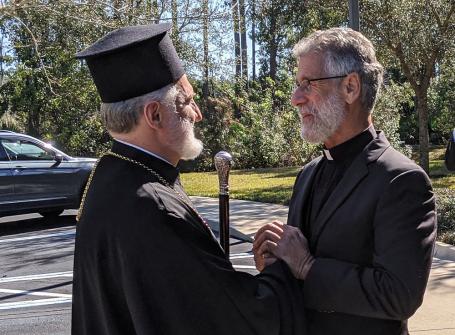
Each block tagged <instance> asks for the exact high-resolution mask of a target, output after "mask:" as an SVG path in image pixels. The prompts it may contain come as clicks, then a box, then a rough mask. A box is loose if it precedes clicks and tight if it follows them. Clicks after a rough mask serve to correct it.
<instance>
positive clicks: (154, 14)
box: [151, 0, 160, 24]
mask: <svg viewBox="0 0 455 335" xmlns="http://www.w3.org/2000/svg"><path fill="white" fill-rule="evenodd" d="M151 13H152V17H153V18H154V20H155V23H156V24H158V23H160V15H159V13H158V0H152V12H151Z"/></svg>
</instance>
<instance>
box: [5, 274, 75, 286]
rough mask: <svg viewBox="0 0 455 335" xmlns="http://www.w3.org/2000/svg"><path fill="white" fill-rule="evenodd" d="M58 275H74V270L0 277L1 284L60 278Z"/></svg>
mask: <svg viewBox="0 0 455 335" xmlns="http://www.w3.org/2000/svg"><path fill="white" fill-rule="evenodd" d="M58 277H73V271H65V272H53V273H43V274H39V275H29V276H18V277H5V278H0V284H2V283H10V282H16V281H26V280H38V279H49V278H58Z"/></svg>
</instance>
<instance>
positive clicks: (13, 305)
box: [0, 197, 455, 335]
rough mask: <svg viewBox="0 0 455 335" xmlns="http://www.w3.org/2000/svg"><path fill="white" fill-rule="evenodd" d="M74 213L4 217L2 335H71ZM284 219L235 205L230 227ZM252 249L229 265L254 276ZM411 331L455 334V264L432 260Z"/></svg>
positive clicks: (206, 206) (276, 210) (212, 214)
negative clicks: (54, 216) (421, 300)
mask: <svg viewBox="0 0 455 335" xmlns="http://www.w3.org/2000/svg"><path fill="white" fill-rule="evenodd" d="M192 199H193V201H194V203H195V205H196V207H198V208H199V211H200V213H201V215H202V216H204V217H205V218H206V219H208V220H211V221H213V222H215V221H217V219H218V202H217V199H208V198H199V197H193V198H192ZM75 213H76V212H75V211H66V212H64V215H62V216H60V217H59V218H58V219H56V220H54V221H49V220H46V219H44V218H41V217H40V216H39V215H38V214H36V215H23V216H17V217H8V218H0V334H8V335H29V334H30V335H32V334H33V335H35V334H36V335H38V334H40V335H42V334H46V335H60V334H62V335H63V334H66V335H68V334H70V318H71V290H72V275H73V274H72V268H73V252H74V237H75ZM286 215H287V208H286V207H284V206H279V205H272V204H263V203H252V202H248V201H238V200H236V201H231V224H232V226H235V227H236V228H237V229H238V230H240V231H241V232H243V233H244V234H246V235H251V234H252V233H254V232H255V231H256V230H257V229H258V227H260V226H262V225H263V224H265V223H267V222H269V221H270V220H273V219H280V220H283V221H285V220H286ZM232 242H236V240H232ZM250 249H251V244H249V243H243V244H236V245H232V246H231V261H232V263H233V265H234V267H235V268H236V269H237V270H239V271H245V272H248V273H252V274H255V273H256V270H255V268H254V266H253V257H252V255H251V253H250V252H249V251H250ZM441 255H442V254H441ZM436 256H438V254H436ZM409 327H410V330H411V334H419V335H420V334H422V335H423V334H424V335H454V334H455V262H454V261H453V260H450V259H442V258H434V260H433V266H432V271H431V275H430V281H429V283H428V287H427V291H426V294H425V299H424V302H423V305H422V306H421V308H419V310H418V311H417V313H416V314H415V315H414V316H413V317H412V318H411V319H410V321H409Z"/></svg>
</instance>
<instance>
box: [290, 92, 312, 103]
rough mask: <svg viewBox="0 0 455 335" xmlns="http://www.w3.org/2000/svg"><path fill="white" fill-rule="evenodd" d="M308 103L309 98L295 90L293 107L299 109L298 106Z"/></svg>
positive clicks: (292, 100)
mask: <svg viewBox="0 0 455 335" xmlns="http://www.w3.org/2000/svg"><path fill="white" fill-rule="evenodd" d="M307 102H308V99H307V97H306V96H305V94H303V93H302V92H301V90H298V89H297V90H295V91H294V92H293V93H292V96H291V105H292V106H294V107H297V106H300V105H302V104H305V103H307Z"/></svg>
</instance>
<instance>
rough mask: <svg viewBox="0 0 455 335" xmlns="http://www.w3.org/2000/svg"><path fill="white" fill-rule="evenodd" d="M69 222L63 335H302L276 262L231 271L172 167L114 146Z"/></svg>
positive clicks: (282, 268) (297, 307)
mask: <svg viewBox="0 0 455 335" xmlns="http://www.w3.org/2000/svg"><path fill="white" fill-rule="evenodd" d="M112 151H113V152H115V153H118V154H120V155H122V156H125V157H128V158H130V159H133V160H136V161H138V162H141V163H142V164H144V165H145V166H146V167H149V168H152V169H153V170H155V171H156V172H158V173H159V174H160V175H161V176H162V177H163V178H164V179H165V180H166V181H167V182H168V183H169V184H170V185H172V186H173V187H174V190H175V191H177V192H178V194H177V192H175V191H173V190H172V189H170V188H169V187H167V186H165V185H163V183H162V182H159V181H158V179H157V178H156V177H155V176H154V175H153V174H152V173H151V172H150V171H148V170H146V169H145V168H144V167H141V166H138V165H136V164H134V163H132V162H129V161H125V160H122V159H120V158H118V157H113V156H105V157H103V158H102V159H101V161H100V162H99V164H98V167H97V168H96V172H95V174H94V177H93V180H92V183H91V185H90V188H89V191H88V193H87V197H86V201H85V206H84V208H83V212H82V216H81V218H80V220H79V222H78V223H77V229H76V249H75V260H74V285H73V311H72V334H74V335H79V334H87V335H88V334H90V335H102V334H106V335H107V334H109V335H116V334H122V335H126V334H143V335H145V334H147V335H150V334H163V335H176V334H195V335H196V334H197V335H204V334H207V335H209V334H210V335H216V334H220V335H222V334H226V335H227V334H229V335H238V334H261V335H263V334H282V335H285V334H286V335H287V334H299V335H304V334H305V329H304V316H303V313H302V311H303V307H302V297H301V289H300V288H299V286H298V283H297V282H296V281H295V280H294V278H293V277H292V275H291V273H290V271H289V269H288V268H287V267H286V265H285V264H284V263H282V262H276V263H274V264H273V265H272V266H270V267H268V268H267V269H266V271H264V272H263V273H262V274H260V275H258V276H252V275H249V274H246V273H242V272H237V271H235V270H234V269H233V267H232V265H231V263H230V262H229V261H227V260H226V259H225V257H224V255H223V251H222V249H221V247H220V245H219V244H218V242H217V241H216V240H215V239H214V237H213V235H212V234H211V232H210V231H209V229H208V228H207V227H206V226H205V225H204V223H203V221H202V220H201V219H200V217H198V215H197V214H196V213H195V212H194V210H193V209H192V208H191V207H190V206H191V203H190V202H189V201H190V200H189V199H188V197H187V196H186V195H185V193H184V191H183V189H182V187H181V185H180V182H179V179H178V170H177V169H175V168H174V167H173V166H172V165H169V164H167V163H166V162H164V161H162V160H160V159H158V158H155V157H153V156H151V155H149V154H147V153H144V152H142V151H141V150H138V149H135V148H133V147H131V146H128V145H125V144H122V143H119V142H115V143H114V146H113V150H112Z"/></svg>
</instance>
